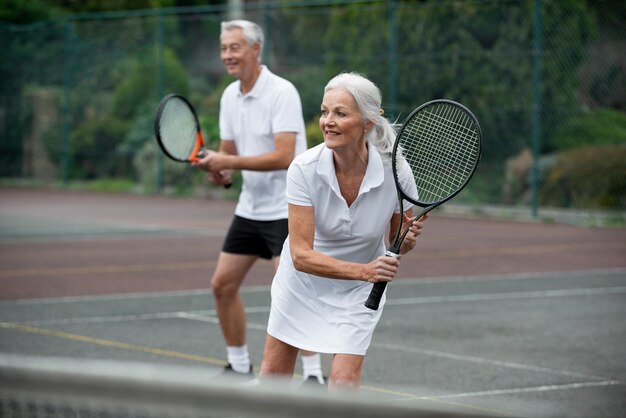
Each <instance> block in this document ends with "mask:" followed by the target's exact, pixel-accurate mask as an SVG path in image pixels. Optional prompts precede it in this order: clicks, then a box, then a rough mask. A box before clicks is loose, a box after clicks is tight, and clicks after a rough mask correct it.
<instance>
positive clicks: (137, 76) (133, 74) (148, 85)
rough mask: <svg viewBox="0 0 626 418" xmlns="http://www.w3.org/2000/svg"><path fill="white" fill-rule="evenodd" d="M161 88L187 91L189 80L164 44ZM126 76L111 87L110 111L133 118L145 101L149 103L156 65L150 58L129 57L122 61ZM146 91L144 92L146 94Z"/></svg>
mask: <svg viewBox="0 0 626 418" xmlns="http://www.w3.org/2000/svg"><path fill="white" fill-rule="evenodd" d="M163 62H164V73H165V75H166V76H165V91H167V92H176V93H178V94H181V95H183V96H187V95H189V84H188V79H187V74H186V72H185V68H184V67H183V65H182V64H181V62H180V61H179V60H178V59H177V57H176V55H175V53H174V51H172V50H171V49H169V48H167V49H165V51H164V53H163ZM125 67H128V68H127V70H125V71H124V72H125V74H126V76H125V77H124V78H122V81H121V82H120V83H119V85H118V86H117V87H116V88H115V91H114V94H113V109H112V110H113V114H114V115H115V116H116V117H119V118H123V119H132V118H134V117H135V116H136V115H137V114H138V113H139V111H140V110H142V109H143V106H144V105H145V104H147V103H150V104H153V103H154V97H155V93H156V89H155V86H156V78H157V68H156V66H155V65H154V62H152V61H149V60H145V59H142V57H137V58H132V59H130V60H129V61H128V62H127V63H126V64H125ZM146 93H148V94H146Z"/></svg>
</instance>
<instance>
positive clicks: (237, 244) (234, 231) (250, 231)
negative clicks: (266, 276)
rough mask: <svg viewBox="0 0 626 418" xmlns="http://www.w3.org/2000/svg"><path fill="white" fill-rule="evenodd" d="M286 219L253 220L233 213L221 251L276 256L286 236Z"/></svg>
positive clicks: (266, 256)
mask: <svg viewBox="0 0 626 418" xmlns="http://www.w3.org/2000/svg"><path fill="white" fill-rule="evenodd" d="M287 234H288V228H287V219H279V220H277V221H253V220H250V219H246V218H242V217H240V216H237V215H235V217H234V218H233V222H232V223H231V224H230V228H229V229H228V234H226V239H225V240H224V246H223V247H222V251H224V252H225V253H231V254H246V255H258V256H259V257H261V258H266V259H268V260H269V259H271V258H272V257H277V256H279V255H280V252H281V251H282V249H283V244H284V243H285V238H287Z"/></svg>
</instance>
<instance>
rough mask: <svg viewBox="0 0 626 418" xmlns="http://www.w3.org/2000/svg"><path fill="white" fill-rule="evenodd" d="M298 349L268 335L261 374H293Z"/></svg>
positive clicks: (261, 375)
mask: <svg viewBox="0 0 626 418" xmlns="http://www.w3.org/2000/svg"><path fill="white" fill-rule="evenodd" d="M298 351H299V350H298V349H297V348H296V347H293V346H291V345H289V344H287V343H284V342H282V341H280V340H277V339H276V338H274V337H272V336H271V335H268V336H267V338H266V339H265V349H264V351H263V361H262V362H261V371H260V372H259V376H260V377H264V376H269V375H281V376H288V377H291V376H293V370H294V368H295V365H296V358H297V357H298Z"/></svg>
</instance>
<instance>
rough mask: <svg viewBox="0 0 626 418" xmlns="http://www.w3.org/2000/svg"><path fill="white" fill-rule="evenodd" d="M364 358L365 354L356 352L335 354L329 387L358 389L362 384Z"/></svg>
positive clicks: (331, 388)
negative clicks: (360, 354)
mask: <svg viewBox="0 0 626 418" xmlns="http://www.w3.org/2000/svg"><path fill="white" fill-rule="evenodd" d="M364 359H365V356H359V355H356V354H335V356H334V357H333V361H332V366H331V370H330V378H329V380H328V386H329V389H330V390H333V389H339V388H354V389H358V387H359V385H360V384H361V369H362V367H363V360H364Z"/></svg>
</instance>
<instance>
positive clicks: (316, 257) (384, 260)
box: [289, 204, 399, 283]
mask: <svg viewBox="0 0 626 418" xmlns="http://www.w3.org/2000/svg"><path fill="white" fill-rule="evenodd" d="M314 237H315V217H314V208H313V207H312V206H298V205H293V204H289V245H290V247H291V258H292V260H293V264H294V266H295V268H296V270H298V271H302V272H304V273H309V274H314V275H316V276H321V277H328V278H331V279H343V280H362V281H367V282H371V283H376V282H388V281H391V280H392V279H393V277H394V276H395V274H396V272H397V270H398V265H399V261H398V260H396V259H395V258H393V257H385V256H381V257H378V258H377V259H376V260H374V261H372V262H370V263H366V264H361V263H351V262H347V261H342V260H338V259H336V258H334V257H331V256H329V255H326V254H322V253H320V252H318V251H315V250H314V249H313V240H314Z"/></svg>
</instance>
